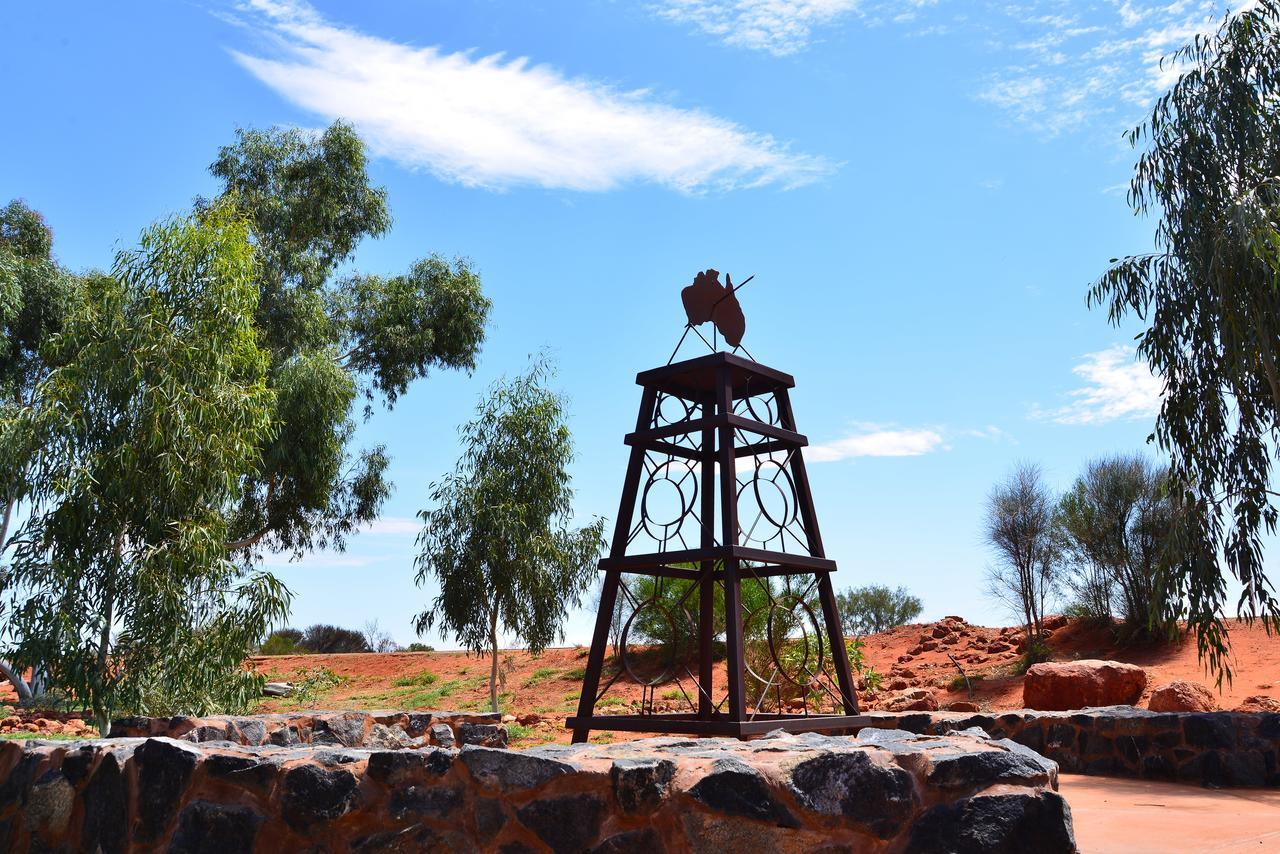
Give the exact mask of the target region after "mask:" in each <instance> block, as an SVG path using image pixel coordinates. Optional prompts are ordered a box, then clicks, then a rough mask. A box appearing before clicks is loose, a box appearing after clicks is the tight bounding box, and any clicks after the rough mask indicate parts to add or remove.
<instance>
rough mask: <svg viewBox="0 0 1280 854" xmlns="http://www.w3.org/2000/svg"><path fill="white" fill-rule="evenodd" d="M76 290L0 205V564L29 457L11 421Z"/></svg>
mask: <svg viewBox="0 0 1280 854" xmlns="http://www.w3.org/2000/svg"><path fill="white" fill-rule="evenodd" d="M75 294H76V280H75V277H74V276H72V275H71V274H69V273H68V272H67V271H66V270H64V269H63V268H62V267H60V266H59V265H58V264H57V262H56V261H54V259H53V234H52V232H51V231H50V229H49V227H48V225H46V224H45V221H44V218H43V217H42V216H41V215H40V214H39V213H38V212H36V211H34V210H32V209H31V208H29V207H27V205H25V204H24V203H23V202H21V201H18V200H14V201H11V202H9V203H8V204H7V205H5V206H4V207H2V208H0V562H2V561H3V559H4V555H5V552H6V549H7V543H8V539H9V534H10V531H11V530H12V524H13V522H14V514H15V511H16V510H17V508H18V504H19V502H20V501H21V500H22V498H23V488H22V485H23V482H24V473H25V471H26V467H27V463H28V462H29V460H28V458H27V457H26V456H25V455H24V454H22V453H21V451H20V448H19V447H18V446H17V445H16V444H15V441H16V438H17V437H16V433H15V426H16V419H17V416H18V413H19V412H20V411H21V410H22V408H23V407H25V406H29V405H30V404H31V402H32V400H33V399H34V397H35V392H36V388H37V387H38V385H39V383H40V381H41V380H42V379H44V377H45V376H46V375H47V374H48V371H49V364H48V360H47V359H46V355H47V349H48V347H47V344H48V342H49V340H50V337H51V336H52V335H53V334H54V333H56V332H57V331H58V330H59V329H61V327H62V322H63V318H64V317H65V316H66V313H67V311H68V308H69V306H70V305H71V302H72V300H73V299H74V297H75ZM0 573H3V567H2V565H0ZM0 587H3V579H0ZM0 672H2V673H3V674H4V676H5V678H7V679H9V681H10V682H11V683H12V684H13V686H14V690H15V691H17V693H18V698H19V699H21V700H27V699H30V697H31V686H29V685H28V684H27V683H26V682H25V681H24V680H23V679H22V677H21V674H20V673H19V672H18V671H17V670H16V669H15V668H14V667H12V666H10V663H9V662H7V661H0Z"/></svg>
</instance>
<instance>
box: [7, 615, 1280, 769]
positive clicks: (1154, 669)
mask: <svg viewBox="0 0 1280 854" xmlns="http://www.w3.org/2000/svg"><path fill="white" fill-rule="evenodd" d="M1060 622H1062V621H1061V618H1059V619H1058V620H1054V621H1053V622H1052V623H1051V625H1057V628H1055V629H1054V630H1053V632H1052V633H1051V636H1050V638H1049V645H1050V646H1051V647H1052V649H1053V658H1054V660H1059V661H1069V660H1073V659H1081V658H1103V659H1114V660H1117V661H1127V662H1131V663H1133V664H1137V665H1140V666H1142V667H1143V668H1145V669H1146V670H1147V674H1148V676H1149V681H1148V686H1149V688H1148V694H1147V695H1144V697H1143V700H1142V703H1141V704H1143V705H1145V703H1146V699H1147V696H1149V693H1150V689H1151V688H1154V687H1156V686H1158V685H1162V684H1164V683H1166V682H1170V681H1173V680H1175V679H1185V680H1188V681H1195V682H1200V683H1202V684H1205V685H1207V686H1209V687H1210V688H1211V689H1214V685H1213V680H1212V679H1211V678H1210V677H1208V676H1207V675H1206V674H1205V672H1204V670H1203V668H1202V667H1201V666H1200V664H1199V662H1198V661H1197V657H1196V647H1195V641H1194V639H1185V638H1184V639H1183V640H1182V641H1181V642H1178V643H1174V644H1168V645H1160V646H1152V647H1144V648H1133V647H1117V646H1116V645H1115V643H1114V640H1113V637H1112V633H1111V631H1110V630H1108V629H1106V628H1105V627H1103V628H1099V627H1091V626H1087V625H1084V624H1081V623H1077V622H1070V623H1066V625H1058V623H1060ZM947 626H951V627H954V628H953V629H952V630H950V631H945V630H944V629H945V627H947ZM1230 631H1231V641H1232V646H1233V653H1232V659H1231V663H1232V669H1233V670H1234V673H1235V678H1234V680H1233V681H1232V682H1231V683H1229V684H1227V683H1224V685H1223V688H1222V691H1221V693H1219V692H1217V691H1216V689H1214V692H1215V694H1216V695H1217V696H1218V702H1219V704H1220V705H1221V706H1222V707H1223V708H1224V709H1231V708H1234V707H1235V706H1237V705H1239V704H1240V702H1241V701H1243V700H1244V698H1245V697H1248V696H1252V695H1258V694H1263V695H1271V696H1274V697H1280V638H1274V637H1269V636H1268V635H1267V634H1266V632H1265V631H1264V630H1263V629H1262V627H1261V625H1254V626H1252V627H1248V626H1245V625H1243V624H1237V623H1235V622H1232V623H1231V624H1230ZM935 634H941V635H942V637H941V638H935V637H934V635H935ZM1018 640H1019V634H1018V630H1016V629H1008V628H1006V629H998V628H987V627H982V626H970V625H968V624H965V623H963V621H961V620H959V618H955V617H949V618H946V619H944V620H943V621H940V622H938V623H928V624H917V625H909V626H900V627H898V628H896V629H892V630H891V631H888V632H884V633H882V634H877V635H871V636H869V637H867V638H866V639H865V640H864V644H865V647H864V655H865V658H866V663H867V665H869V666H870V667H872V668H874V669H875V670H876V672H878V673H879V674H881V676H882V677H883V679H882V687H881V690H880V691H879V692H878V693H868V692H865V691H863V692H860V695H859V700H860V702H861V703H862V705H863V707H864V708H872V709H874V708H878V707H882V706H883V705H885V704H886V702H887V700H888V699H889V698H890V697H891V696H892V695H894V694H896V693H897V692H898V691H901V690H904V689H907V688H928V689H930V690H932V691H933V692H934V694H935V696H936V698H937V700H938V703H939V704H940V705H941V706H942V707H943V708H946V707H947V706H949V705H950V704H952V703H956V702H960V701H967V700H969V699H970V698H969V695H968V692H967V691H966V689H965V687H964V685H963V683H962V682H958V681H957V677H958V676H959V671H958V670H957V668H956V666H955V664H953V663H952V662H951V660H950V659H949V658H948V655H952V656H955V658H956V659H957V660H958V661H959V662H960V664H961V666H963V667H964V668H965V671H966V672H967V674H968V675H969V677H970V680H971V685H972V687H973V701H974V702H976V703H978V704H979V705H980V706H981V707H982V708H983V709H984V710H988V709H991V710H997V709H1010V708H1019V707H1020V706H1021V705H1022V678H1021V677H1020V676H1017V675H1016V674H1015V673H1014V669H1015V665H1016V662H1017V658H1018V653H1017V642H1018ZM922 641H926V642H927V641H933V642H934V644H936V649H931V650H922V649H916V647H919V646H920V645H921V643H922ZM1000 643H1007V644H1008V645H1009V649H1007V650H1002V651H999V652H994V653H992V652H989V651H988V650H989V649H990V648H991V646H992V644H1000ZM934 644H928V643H926V644H925V645H934ZM913 651H914V654H913ZM586 657H587V650H586V648H585V647H571V648H556V649H549V650H547V651H546V652H544V653H543V654H542V655H540V656H538V657H532V656H530V655H528V654H527V653H526V652H524V651H522V650H503V651H502V653H501V662H502V670H503V671H504V673H503V689H502V707H503V709H504V711H507V712H509V713H511V714H513V715H515V716H516V717H517V718H518V719H519V722H520V723H521V725H522V728H521V729H517V730H515V731H514V732H515V734H516V736H517V738H516V743H517V744H533V743H537V742H541V741H550V740H554V741H566V740H567V738H568V734H567V732H565V730H564V719H565V717H566V716H568V715H571V714H573V713H574V711H576V708H577V699H578V693H579V691H580V689H581V680H582V670H583V668H585V666H586ZM252 664H253V665H254V666H256V667H258V668H259V669H260V670H261V671H262V672H264V673H266V674H267V675H268V677H270V678H272V679H281V680H287V681H292V682H298V681H299V671H304V673H305V671H307V670H308V669H314V668H328V669H329V670H332V671H333V673H335V674H336V675H337V676H338V677H339V678H340V679H341V682H340V684H338V685H337V686H336V687H331V688H328V689H327V690H322V691H319V692H317V693H316V694H314V695H312V696H310V697H306V698H303V704H304V705H306V706H308V707H311V708H318V707H324V708H331V709H336V708H359V709H391V708H394V709H462V710H467V709H476V710H479V709H486V708H488V700H489V689H488V677H489V661H488V659H486V658H476V657H474V656H469V655H467V654H466V653H461V652H431V653H417V652H395V653H354V654H345V655H292V656H271V657H258V658H254V659H252ZM397 683H399V684H397ZM716 685H717V688H718V690H720V691H722V690H723V685H724V671H723V668H720V669H718V671H717V674H716ZM684 687H685V690H686V691H689V692H690V693H692V689H691V688H690V686H688V685H685V686H684ZM3 689H4V691H6V692H8V696H7V697H6V695H5V693H0V703H9V704H12V703H13V701H14V698H13V696H12V692H11V689H10V688H9V686H8V684H7V683H5V684H4V686H3ZM664 694H665V695H666V696H665V697H664ZM640 696H641V690H640V687H639V686H638V685H636V684H634V683H630V682H628V681H626V680H625V678H624V679H620V680H618V681H617V682H616V683H615V684H614V685H613V686H612V687H611V688H610V689H609V691H608V692H607V693H606V695H605V701H604V704H602V707H601V708H599V709H598V711H599V712H600V713H608V712H610V711H615V712H623V711H629V710H630V709H629V708H628V707H629V706H630V705H631V704H632V703H633V702H637V703H638V701H639V700H640ZM658 697H659V699H658V700H657V706H658V709H659V710H660V711H662V710H667V711H675V710H679V709H681V708H682V707H683V704H684V701H683V700H682V699H680V693H679V690H678V689H677V687H676V686H675V684H674V683H673V684H671V685H667V686H663V687H661V688H659V689H658ZM664 706H665V707H666V708H665V709H664ZM297 707H298V703H297V702H296V701H295V700H293V699H289V698H285V699H271V700H264V701H263V702H262V703H261V705H260V707H259V708H258V711H263V712H269V711H287V710H289V709H293V708H297ZM66 717H69V716H65V715H63V716H58V715H51V714H46V713H40V712H24V713H23V714H22V715H21V721H20V722H17V721H9V722H8V723H9V725H10V729H9V730H8V731H10V732H14V731H20V730H21V731H30V728H31V725H32V724H34V721H35V720H36V719H37V718H45V719H46V720H50V721H57V722H59V723H60V722H61V720H60V719H65V718H66ZM61 728H62V727H58V729H61ZM2 729H3V728H2V727H0V730H2ZM37 729H38V731H40V732H44V729H43V728H41V727H37ZM50 731H54V729H52V728H51V729H50ZM614 737H619V738H623V737H627V736H624V735H623V734H621V733H619V734H616V736H615V735H602V736H600V738H601V739H606V740H607V739H610V738H614Z"/></svg>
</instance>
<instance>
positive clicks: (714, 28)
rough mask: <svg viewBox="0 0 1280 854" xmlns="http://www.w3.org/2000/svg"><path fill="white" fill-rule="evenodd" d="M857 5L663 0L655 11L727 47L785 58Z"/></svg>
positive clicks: (813, 0) (803, 0) (820, 0)
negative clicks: (720, 41)
mask: <svg viewBox="0 0 1280 854" xmlns="http://www.w3.org/2000/svg"><path fill="white" fill-rule="evenodd" d="M860 5H861V4H860V3H859V1H858V0H662V2H660V3H658V4H657V5H656V7H655V11H656V12H657V14H658V15H659V16H660V17H662V18H666V19H667V20H669V21H675V22H676V23H680V24H692V25H693V26H695V27H697V28H698V29H700V30H702V31H703V32H704V33H707V34H709V35H712V36H715V37H717V38H719V39H720V40H722V41H723V42H724V43H725V44H728V45H733V46H734V47H745V48H749V49H751V50H763V51H768V52H769V53H772V54H773V55H774V56H786V55H787V54H791V53H795V52H797V51H799V50H802V49H803V48H805V47H806V46H807V45H808V44H809V41H810V39H811V38H812V36H813V29H814V27H820V26H825V25H829V24H832V23H834V22H835V21H837V20H839V19H840V18H843V17H845V16H846V15H848V14H850V13H851V12H854V11H856V10H857V9H858V7H859V6H860Z"/></svg>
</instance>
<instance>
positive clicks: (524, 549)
mask: <svg viewBox="0 0 1280 854" xmlns="http://www.w3.org/2000/svg"><path fill="white" fill-rule="evenodd" d="M549 372H550V369H549V366H548V365H547V363H546V362H545V361H542V360H539V361H536V362H535V363H534V364H533V366H532V367H531V368H530V369H529V371H528V372H527V373H525V374H523V375H522V376H519V377H516V378H514V379H508V380H502V381H499V382H498V383H496V384H495V385H494V386H493V387H492V388H491V389H490V390H489V392H488V394H487V395H486V396H485V397H484V399H483V400H482V401H481V402H480V405H479V406H478V407H477V409H476V417H475V419H474V420H472V421H471V422H470V423H469V424H467V425H465V426H464V427H463V428H462V430H461V437H462V445H463V452H462V457H461V458H460V459H459V460H458V464H457V467H456V468H455V469H454V471H453V473H452V474H450V475H448V476H446V477H444V478H443V479H441V480H439V481H437V482H436V483H434V484H432V485H431V488H430V490H429V497H430V500H431V502H432V503H433V504H434V505H435V506H434V508H433V509H430V510H423V511H421V512H420V513H419V514H418V515H419V517H420V518H421V519H422V521H423V529H422V533H421V534H420V535H419V537H418V544H419V545H420V547H421V552H420V553H419V555H418V558H417V583H418V584H419V585H423V584H426V583H428V581H430V580H431V579H432V578H434V579H435V580H436V581H437V582H438V583H439V585H440V593H439V595H438V596H436V598H435V600H434V601H433V602H432V603H431V606H430V607H429V608H428V609H427V610H426V611H423V612H422V613H421V614H419V615H418V616H417V618H416V620H415V622H414V625H415V628H416V629H417V631H418V633H419V634H423V633H425V632H429V631H431V630H432V629H433V628H434V627H435V626H437V625H438V626H439V627H440V628H441V629H442V631H443V632H445V633H446V634H450V635H453V636H454V637H455V638H456V639H457V640H458V642H460V643H461V644H462V645H463V646H465V647H466V648H467V649H468V650H470V651H472V652H474V653H476V654H478V655H479V654H483V653H486V652H487V653H488V654H489V656H490V662H491V665H490V674H489V700H490V704H491V706H492V708H493V710H494V711H497V710H498V638H499V634H500V633H502V634H506V635H509V636H512V637H515V638H518V639H520V640H523V641H524V643H525V644H526V645H527V646H528V649H529V651H530V652H531V653H533V654H535V655H536V654H537V653H539V652H541V651H542V650H543V649H544V648H546V647H547V646H548V645H549V644H550V643H552V642H553V641H554V640H556V639H557V638H560V637H563V630H562V625H563V622H564V618H565V615H566V614H567V613H568V611H569V609H570V608H573V607H576V606H577V605H578V603H579V602H580V601H581V598H582V594H583V593H585V592H586V590H587V589H588V588H589V587H590V585H591V581H592V579H593V577H594V575H595V560H596V557H597V556H598V555H599V553H600V549H601V548H602V546H603V539H602V537H603V532H604V520H603V519H596V520H594V521H592V522H591V523H590V524H588V525H586V526H584V527H581V528H576V529H575V528H572V527H570V526H569V518H570V516H571V512H572V508H571V501H572V498H573V490H572V489H571V487H570V478H569V471H568V467H569V464H570V463H571V461H572V460H573V442H572V439H571V437H570V435H569V428H568V426H566V424H565V414H564V401H563V399H562V398H561V397H560V396H559V395H557V394H555V393H554V392H552V391H549V390H548V389H547V388H546V387H545V381H546V379H547V377H548V375H549Z"/></svg>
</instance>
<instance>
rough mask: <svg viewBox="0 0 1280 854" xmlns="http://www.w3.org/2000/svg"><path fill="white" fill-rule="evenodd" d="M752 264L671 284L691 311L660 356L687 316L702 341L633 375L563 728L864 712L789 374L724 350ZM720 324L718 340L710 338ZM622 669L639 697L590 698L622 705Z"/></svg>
mask: <svg viewBox="0 0 1280 854" xmlns="http://www.w3.org/2000/svg"><path fill="white" fill-rule="evenodd" d="M749 281H751V279H750V278H748V279H747V280H746V281H744V282H742V283H741V284H739V285H736V286H735V285H734V284H733V281H732V279H730V278H729V277H728V276H727V275H726V276H725V282H726V284H724V285H722V284H720V274H719V273H718V272H717V271H715V270H706V271H704V272H700V273H698V274H697V276H696V277H695V278H694V280H693V283H692V284H691V285H689V286H688V287H686V288H684V290H683V291H682V292H681V299H682V301H683V303H684V309H685V314H686V316H687V318H688V324H687V325H686V327H685V331H684V335H682V336H681V339H680V344H677V345H676V351H675V353H672V357H671V358H672V360H674V359H675V355H676V353H678V352H679V350H680V346H681V345H682V344H683V343H684V341H685V340H686V339H687V338H688V336H689V333H690V332H691V331H692V332H693V333H694V334H695V335H696V336H697V337H699V338H701V339H702V340H703V341H704V342H705V343H706V344H707V346H708V347H709V348H710V350H711V352H710V353H707V354H705V355H701V356H697V357H695V358H692V359H686V360H684V361H680V362H674V361H668V363H667V364H666V365H664V366H663V367H660V368H654V369H653V370H648V371H643V372H641V373H640V374H638V375H637V376H636V383H637V384H638V385H639V386H640V387H641V389H642V392H641V399H640V413H639V416H638V418H637V419H636V428H635V431H634V432H632V433H628V434H627V435H626V437H625V439H624V441H625V443H626V444H627V445H628V446H629V447H630V448H631V454H630V460H629V462H628V464H627V472H626V477H625V479H624V481H623V487H622V501H621V504H620V506H619V509H618V517H617V523H616V527H615V529H614V534H613V541H612V545H611V547H610V551H609V556H608V557H607V558H605V559H604V560H602V561H600V569H601V570H602V571H603V572H604V586H603V589H602V592H601V595H600V606H599V607H600V610H599V612H598V613H597V615H596V625H595V634H594V636H593V638H592V642H591V651H590V654H589V657H588V659H587V668H586V675H585V677H584V679H583V686H582V695H581V698H580V700H579V704H578V714H577V715H576V716H575V717H571V718H569V720H568V721H567V722H566V726H567V727H569V728H570V729H572V730H573V740H574V741H575V742H581V741H585V740H586V739H587V737H588V736H589V734H590V732H591V731H592V730H615V731H625V732H659V733H684V734H690V735H716V736H736V737H738V738H747V737H750V736H753V735H762V734H764V733H766V732H769V731H770V730H774V729H785V730H788V731H791V732H801V731H815V730H816V731H833V730H834V731H840V730H845V729H849V728H852V727H858V726H863V725H866V724H867V723H868V719H867V718H865V717H859V716H858V714H857V712H858V701H857V696H856V694H855V691H854V682H853V675H852V673H851V671H850V668H849V656H848V652H847V650H846V648H845V644H844V636H843V633H842V631H841V627H840V626H841V624H840V614H839V612H838V610H837V607H836V600H835V593H834V590H833V588H832V584H831V573H833V572H834V571H835V569H836V565H835V562H834V561H832V560H829V559H828V558H827V556H826V553H825V551H824V550H823V546H822V535H821V533H820V531H819V529H818V518H817V514H816V512H815V509H814V505H813V495H812V493H811V492H810V489H809V477H808V474H807V472H806V470H805V465H804V456H803V448H804V447H805V446H806V445H807V444H808V440H807V439H806V438H805V437H804V436H803V435H801V434H800V433H798V432H796V421H795V415H794V413H793V412H792V409H791V398H790V390H791V389H792V388H793V387H794V386H795V381H794V380H793V379H792V378H791V376H790V375H788V374H785V373H783V372H781V371H778V370H775V369H773V368H770V367H766V366H765V365H762V364H759V363H758V362H756V361H755V360H754V358H745V357H743V356H741V355H738V351H739V350H742V351H743V352H745V349H744V348H742V338H743V335H744V334H745V333H746V318H745V316H744V315H743V312H742V306H741V304H740V303H739V302H738V298H737V292H738V290H740V289H741V288H742V286H743V285H745V284H746V283H747V282H749ZM705 323H711V324H712V325H713V327H714V331H713V332H712V333H711V340H707V337H706V336H705V335H703V334H702V332H701V331H699V330H698V328H697V327H699V326H701V325H702V324H705ZM720 337H723V338H724V341H725V343H726V344H727V345H728V346H729V347H731V348H732V351H730V352H725V351H721V350H718V349H717V343H718V340H719V338H720ZM747 355H748V356H749V355H750V354H749V353H748V354H747ZM610 648H612V651H613V654H612V656H609V655H608V652H609V649H610ZM721 661H723V664H721V663H720V662H721ZM624 681H626V682H631V683H639V685H640V687H641V700H640V703H639V708H638V709H634V708H633V709H632V710H631V711H630V712H629V713H626V714H607V713H606V714H600V713H599V712H598V710H601V709H603V710H604V711H606V712H608V711H610V710H612V709H615V708H619V707H622V708H626V707H627V706H628V705H634V704H627V703H619V702H616V701H615V702H610V701H609V698H610V690H611V689H614V688H615V686H619V685H620V684H621V683H623V682H624ZM659 691H661V695H659Z"/></svg>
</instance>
